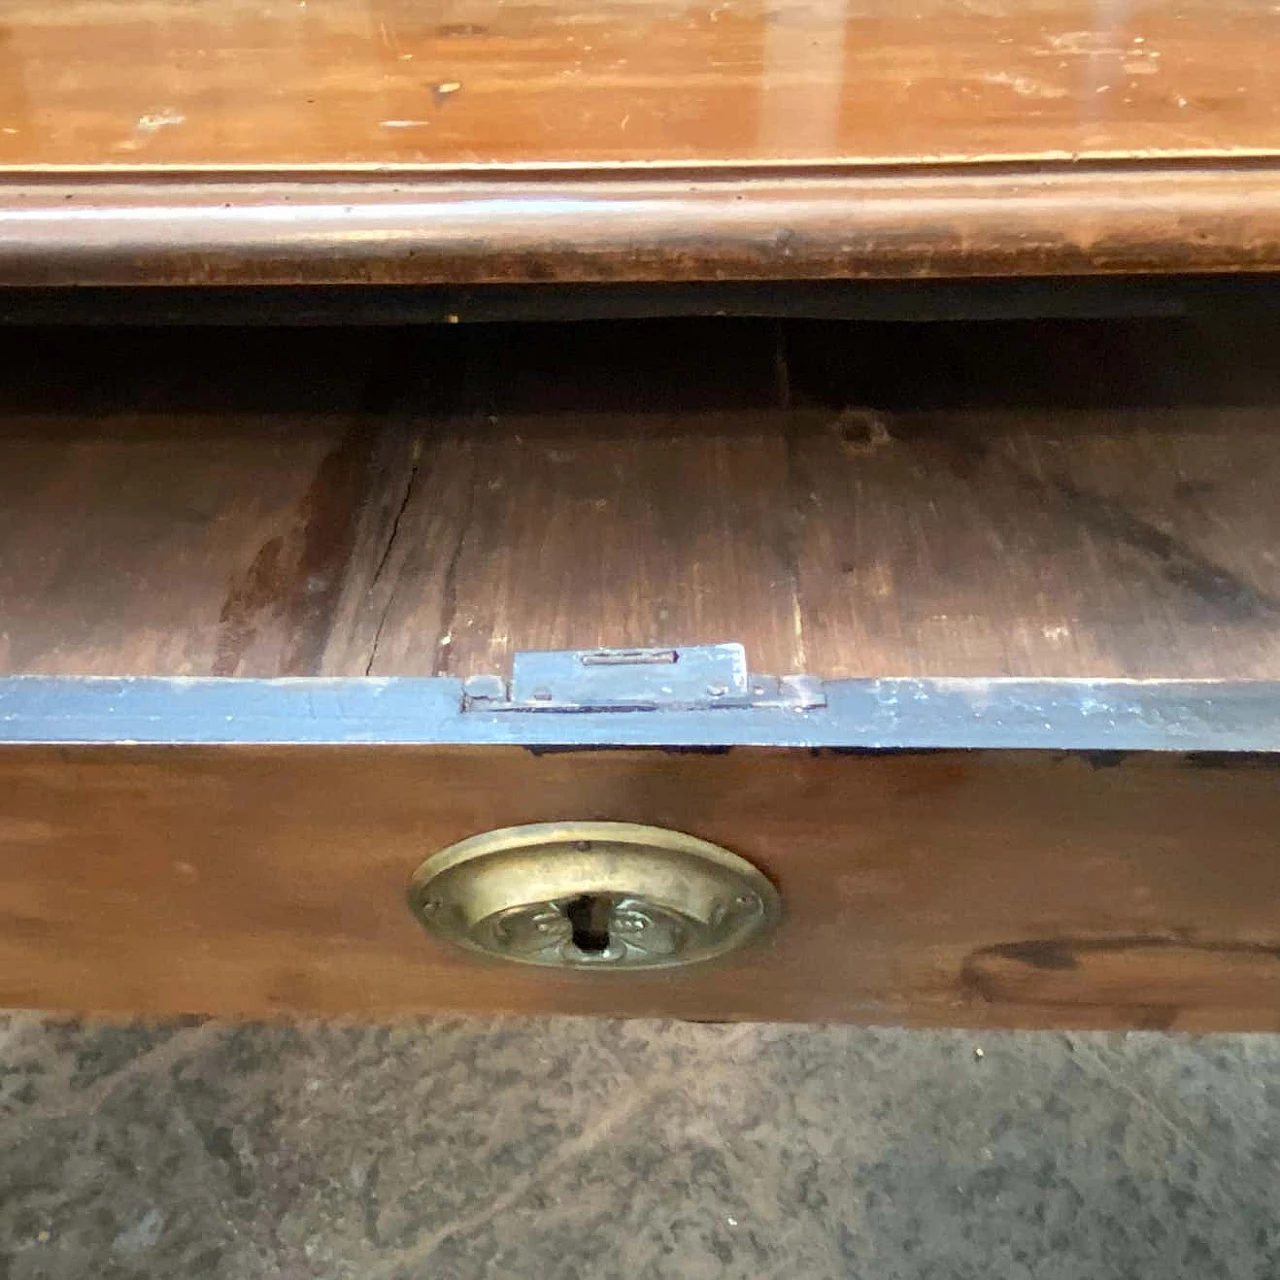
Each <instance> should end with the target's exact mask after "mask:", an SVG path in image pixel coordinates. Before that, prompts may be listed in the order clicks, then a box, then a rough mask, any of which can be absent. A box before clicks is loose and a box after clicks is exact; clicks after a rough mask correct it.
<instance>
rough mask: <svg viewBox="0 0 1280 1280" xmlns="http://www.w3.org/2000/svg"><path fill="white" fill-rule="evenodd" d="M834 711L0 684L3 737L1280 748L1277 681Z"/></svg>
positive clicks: (447, 688)
mask: <svg viewBox="0 0 1280 1280" xmlns="http://www.w3.org/2000/svg"><path fill="white" fill-rule="evenodd" d="M825 689H826V693H827V697H828V705H827V706H826V707H821V708H815V709H811V710H806V711H791V710H779V709H776V708H723V709H714V710H685V711H679V710H664V711H613V712H579V713H576V714H572V715H568V714H560V713H555V712H520V711H505V712H486V711H482V710H478V709H474V710H470V711H463V710H462V685H461V683H460V682H459V681H457V680H451V679H390V680H379V679H340V680H330V679H320V678H306V679H292V680H241V679H235V680H219V679H196V680H187V679H155V678H123V679H100V678H74V679H73V678H65V677H42V676H16V677H10V678H7V679H0V744H10V745H12V744H41V743H43V744H73V743H101V744H110V743H131V742H133V743H150V744H188V745H220V744H230V745H258V744H267V743H281V744H287V743H297V744H317V745H318V744H326V745H327V744H332V745H343V744H358V743H378V744H387V745H394V744H433V743H434V744H467V745H476V746H483V745H492V744H502V743H509V744H516V745H523V746H531V747H593V746H601V747H605V746H617V747H626V746H655V747H717V746H737V745H757V746H778V747H837V748H854V749H858V748H861V749H900V750H907V749H911V750H920V749H934V748H936V749H946V748H960V749H1015V750H1069V751H1182V752H1201V751H1205V752H1209V751H1216V752H1280V682H1273V681H1178V680H1167V681H1128V680H1010V679H999V680H978V679H947V680H914V679H880V680H837V681H830V682H828V683H827V684H826V686H825Z"/></svg>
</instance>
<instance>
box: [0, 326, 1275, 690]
mask: <svg viewBox="0 0 1280 1280" xmlns="http://www.w3.org/2000/svg"><path fill="white" fill-rule="evenodd" d="M1139 330H1140V332H1138V333H1137V335H1136V336H1134V335H1133V334H1130V336H1131V337H1132V340H1133V344H1134V345H1133V346H1132V348H1131V349H1127V350H1128V356H1131V357H1132V359H1133V362H1134V366H1135V367H1136V368H1138V369H1148V368H1151V369H1162V368H1169V367H1178V368H1183V367H1184V366H1185V365H1186V364H1188V363H1190V362H1192V355H1191V354H1189V353H1188V352H1181V353H1180V351H1179V350H1176V349H1174V350H1170V349H1165V348H1164V347H1162V346H1161V343H1162V342H1163V341H1164V339H1163V338H1160V337H1159V336H1158V335H1159V334H1160V333H1162V332H1163V330H1159V329H1154V328H1150V327H1148V328H1143V327H1142V326H1139ZM505 332H506V336H505V337H502V336H500V335H494V336H490V335H487V334H486V335H484V336H479V335H477V336H474V337H472V338H465V337H460V335H459V333H458V331H457V330H449V331H443V332H442V331H434V332H433V331H426V332H425V333H417V334H413V333H411V334H409V335H408V336H407V337H405V338H403V339H397V338H395V337H394V336H384V335H381V334H376V333H375V334H366V335H365V336H364V337H353V336H351V335H330V336H324V335H310V336H306V335H303V336H298V335H288V334H259V335H257V336H255V337H254V338H253V348H252V351H250V349H249V348H248V347H247V345H246V344H247V339H246V338H245V337H244V336H243V335H237V334H236V333H234V332H231V333H228V334H223V335H221V336H219V337H216V338H215V337H213V336H211V335H208V334H205V335H186V336H183V335H173V334H171V335H168V336H166V337H164V338H159V337H156V336H155V335H150V336H148V337H147V338H146V339H145V341H142V340H140V339H138V338H137V337H136V336H134V335H128V334H126V335H120V336H110V335H103V336H102V338H101V345H99V346H97V347H96V348H95V352H96V354H95V355H94V356H93V358H92V359H90V358H87V357H86V358H83V359H81V360H80V365H79V367H80V371H81V372H80V385H79V386H78V387H77V386H75V385H74V384H73V385H63V384H62V383H61V382H59V381H58V380H57V377H58V371H59V370H61V369H62V368H64V367H66V366H65V362H66V360H67V358H68V355H69V354H70V353H71V352H72V350H73V349H78V348H79V346H80V340H79V339H78V338H76V337H75V336H74V335H63V336H62V337H61V338H60V339H59V338H54V337H50V336H49V335H44V336H42V337H40V338H39V339H38V340H33V343H32V345H29V346H27V347H17V348H15V356H16V355H19V354H22V356H23V358H22V359H21V360H19V361H17V362H16V363H15V372H14V373H13V374H11V376H10V378H9V380H8V382H7V385H6V387H5V388H4V390H3V392H2V395H3V402H2V403H0V414H2V415H3V421H4V424H5V430H4V432H3V433H0V603H2V604H3V622H2V623H0V670H2V671H4V672H7V673H10V674H21V673H26V674H48V675H59V674H61V675H91V674H97V675H148V674H150V675H187V676H191V675H227V676H232V675H238V676H273V675H308V674H325V675H334V676H361V675H366V674H373V675H386V676H394V675H432V674H446V675H456V676H467V675H472V674H477V673H481V672H492V671H496V672H503V671H505V670H506V669H507V667H508V665H509V662H510V658H511V654H512V653H513V652H514V651H516V650H518V649H540V648H549V649H555V648H574V647H594V646H597V645H611V646H619V647H621V646H629V645H637V644H672V643H677V644H688V643H712V642H719V641H725V640H738V641H741V642H742V643H743V644H745V645H746V646H747V650H748V653H749V655H750V657H751V660H752V661H753V663H754V664H755V666H756V668H757V669H759V670H765V671H775V672H786V671H808V672H810V673H812V674H815V675H819V676H824V677H828V678H839V677H852V676H862V675H865V676H884V675H919V676H927V675H935V676H947V675H949V676H964V675H971V676H988V677H990V676H1013V675H1021V676H1107V675H1114V676H1131V677H1144V678H1146V677H1166V678H1172V677H1188V676H1202V677H1217V678H1223V679H1246V678H1250V677H1252V678H1259V679H1262V678H1275V677H1276V676H1277V675H1278V674H1280V638H1278V637H1280V627H1277V625H1276V623H1277V614H1278V612H1280V563H1278V562H1277V560H1276V557H1275V548H1276V547H1277V545H1280V512H1278V511H1277V507H1276V504H1275V503H1274V502H1273V501H1272V500H1271V495H1272V494H1273V492H1274V491H1275V488H1276V486H1277V484H1280V478H1278V477H1277V474H1276V472H1277V467H1280V454H1277V451H1276V448H1275V432H1274V417H1275V409H1274V407H1273V406H1274V403H1275V388H1274V386H1273V385H1272V384H1273V383H1274V377H1272V376H1271V375H1268V374H1267V373H1266V362H1267V360H1268V359H1269V354H1268V352H1267V350H1266V345H1267V344H1266V342H1265V341H1261V340H1260V347H1261V348H1262V349H1261V351H1260V352H1259V354H1258V355H1257V358H1256V359H1255V358H1254V357H1252V356H1246V355H1241V354H1239V353H1237V354H1236V355H1235V356H1233V357H1232V360H1231V361H1225V360H1224V361H1223V362H1221V363H1219V362H1218V358H1217V356H1216V355H1215V354H1214V352H1213V350H1212V348H1211V347H1210V348H1206V349H1202V348H1200V347H1195V346H1194V345H1193V347H1192V348H1191V351H1192V352H1194V351H1195V350H1201V351H1202V356H1203V358H1204V360H1205V362H1206V364H1207V366H1208V368H1209V372H1210V374H1212V376H1209V375H1208V374H1201V373H1193V374H1187V373H1186V372H1185V369H1184V373H1183V375H1181V376H1182V377H1184V379H1185V381H1184V382H1183V383H1182V384H1181V385H1179V386H1175V387H1173V388H1165V392H1164V393H1162V394H1164V399H1165V401H1166V407H1163V408H1162V407H1153V405H1152V404H1151V403H1150V402H1151V401H1152V399H1153V395H1154V391H1153V387H1152V385H1151V384H1150V378H1151V377H1157V378H1158V377H1163V376H1164V375H1163V374H1153V375H1150V376H1148V375H1146V374H1144V375H1143V376H1144V379H1146V380H1145V381H1140V382H1139V383H1137V384H1134V383H1132V382H1126V381H1125V377H1124V375H1123V374H1122V372H1120V371H1115V370H1113V377H1112V382H1111V383H1110V384H1109V385H1108V386H1105V387H1101V388H1099V389H1098V391H1097V393H1096V394H1095V395H1094V396H1093V397H1092V398H1093V400H1094V403H1087V402H1085V403H1079V402H1078V401H1079V397H1077V398H1076V401H1073V400H1072V398H1071V395H1070V393H1069V389H1064V388H1063V387H1062V386H1061V385H1060V384H1059V378H1060V372H1061V371H1059V370H1055V369H1054V368H1049V369H1048V370H1047V371H1046V370H1043V369H1042V370H1041V371H1040V372H1038V373H1037V372H1036V370H1035V368H1034V366H1033V365H1031V364H1030V363H1028V362H1027V361H1028V356H1029V353H1030V352H1031V351H1032V350H1034V348H1035V347H1036V346H1037V345H1038V344H1041V343H1042V342H1045V341H1048V342H1049V343H1050V345H1053V344H1055V343H1057V342H1059V341H1061V342H1064V343H1065V341H1066V339H1065V337H1064V336H1062V334H1061V333H1058V331H1054V330H1047V329H1036V330H1034V331H1031V332H1029V333H1028V334H1026V335H1024V336H1023V337H1021V338H1019V339H1016V340H1015V339H1013V338H1011V337H1010V336H1009V333H1008V331H1007V330H1005V331H1003V332H1004V335H1005V336H1004V337H1003V338H1001V339H1000V340H999V341H997V340H996V339H994V338H993V339H991V343H992V344H994V346H995V347H996V348H997V349H998V351H999V352H1000V353H1002V354H1007V356H1008V358H1009V360H1010V362H1011V363H1012V365H1014V366H1016V367H1017V369H1018V370H1019V375H1018V376H1020V377H1022V378H1023V380H1024V383H1025V387H1026V390H1025V394H1026V395H1027V396H1028V397H1030V399H1031V401H1032V407H1026V408H1019V407H1014V406H1009V405H1007V404H1006V405H1004V406H1003V407H1001V406H1000V405H999V403H997V401H998V400H999V396H1000V395H1003V394H1004V392H1002V391H1000V388H999V383H998V378H999V377H1000V376H1003V375H1002V374H1001V372H1000V370H1001V366H1000V364H999V362H998V360H997V358H996V357H995V356H993V354H992V352H991V351H987V350H984V348H983V346H982V343H981V342H979V340H978V339H977V338H975V337H973V336H972V335H971V333H970V331H968V330H961V331H955V330H941V331H937V332H936V334H935V336H934V337H933V338H927V337H924V336H920V335H918V334H917V335H916V336H915V337H913V338H912V339H911V341H912V343H913V345H912V347H911V351H912V352H913V353H914V354H913V355H911V357H910V360H915V361H916V362H917V363H916V364H911V363H910V360H908V359H907V358H906V357H904V356H902V355H901V354H900V353H897V354H895V352H894V351H893V350H890V349H888V348H883V347H882V348H879V349H877V348H876V347H875V346H874V345H866V344H865V343H864V338H863V336H860V335H865V333H866V331H864V330H847V329H839V330H837V331H836V332H837V334H838V335H839V341H840V343H841V344H843V345H842V346H840V347H838V348H837V351H836V358H837V360H840V361H843V362H844V365H846V366H848V367H851V368H854V369H855V370H858V371H861V372H858V373H857V378H856V379H855V381H860V383H861V385H860V386H854V387H852V388H850V389H849V393H850V394H852V393H853V392H856V391H859V390H861V391H862V392H863V393H864V394H866V395H868V396H869V397H870V405H871V406H872V407H866V406H865V405H858V404H857V403H856V402H855V403H854V405H853V406H852V407H850V406H848V405H846V406H845V407H843V408H842V407H838V406H839V404H840V402H841V400H843V399H844V398H845V392H844V391H841V392H840V393H839V397H838V398H837V399H836V401H835V403H834V404H833V407H832V408H830V409H825V408H821V407H819V406H817V405H815V404H813V403H809V404H808V405H807V406H805V407H792V408H783V407H779V404H780V397H785V395H786V387H785V385H782V384H783V383H785V382H786V379H785V378H783V379H782V383H779V380H778V375H779V370H778V368H776V367H775V364H774V359H773V357H774V348H773V346H772V335H773V333H774V331H773V329H772V328H771V327H769V326H763V327H750V326H749V327H747V328H745V329H742V330H733V331H730V332H726V331H722V330H718V329H715V328H714V327H713V328H710V329H699V328H694V329H688V328H681V327H679V326H675V327H672V328H669V329H666V330H663V331H661V333H665V336H658V337H655V336H653V335H654V333H655V331H654V330H650V329H644V328H637V329H629V330H627V329H624V330H609V331H607V333H603V334H602V331H600V330H588V329H583V330H576V331H570V332H569V333H568V334H564V333H561V331H559V330H555V329H547V330H534V331H532V332H531V331H530V330H526V329H518V330H510V331H505ZM1020 332H1021V331H1020ZM1071 332H1075V331H1071ZM1089 332H1090V333H1095V336H1098V337H1099V341H1100V342H1101V347H1100V348H1099V349H1098V353H1096V354H1098V358H1099V359H1100V358H1101V354H1099V353H1105V352H1106V351H1109V350H1112V349H1113V348H1114V347H1115V346H1117V345H1121V346H1123V340H1124V338H1125V335H1126V334H1129V333H1130V331H1129V329H1128V328H1126V327H1125V326H1116V327H1104V328H1103V329H1101V330H1097V331H1094V330H1089ZM1055 333H1058V336H1057V337H1055V336H1054V335H1055ZM645 334H647V335H649V338H648V339H643V338H642V336H641V335H645ZM715 334H719V335H720V336H719V337H718V338H715V337H713V336H711V335H715ZM735 334H736V336H735ZM1143 334H1145V335H1146V336H1145V337H1144V336H1143ZM575 335H576V336H575ZM606 336H607V337H608V341H606ZM631 339H635V344H634V346H632V345H631ZM960 339H963V343H964V344H965V345H961V346H960V347H956V346H955V345H954V344H955V343H956V342H957V340H960ZM646 341H647V342H648V345H647V346H646V345H645V343H646ZM1197 341H1198V340H1197ZM602 344H603V345H602ZM606 348H607V349H606ZM948 350H950V351H951V352H952V356H951V357H947V356H946V352H947V351H948ZM468 352H470V353H471V354H470V355H468V354H467V353H468ZM680 352H683V355H680V356H678V355H677V353H680ZM956 352H959V353H960V363H961V365H962V367H963V368H964V370H965V377H964V379H963V380H962V382H961V384H959V385H956V386H953V387H947V386H946V385H945V379H946V376H947V375H946V373H945V367H944V365H943V360H944V359H949V358H953V357H954V355H955V353H956ZM1206 352H1207V354H1206ZM1077 354H1080V353H1079V352H1077ZM28 357H29V358H28ZM1081 358H1084V357H1083V355H1082V356H1081ZM677 361H679V363H677ZM1062 362H1063V368H1066V367H1068V366H1070V365H1071V360H1070V359H1068V358H1067V356H1066V354H1064V355H1063V357H1062ZM696 366H697V367H700V370H701V373H700V380H699V378H697V377H695V376H694V373H693V370H694V368H695V367H696ZM1077 367H1078V366H1077ZM320 369H323V370H324V372H323V373H318V372H317V370H320ZM878 369H888V370H889V371H890V372H889V373H888V374H878V373H874V372H870V373H869V372H866V371H868V370H870V371H874V370H878ZM913 369H918V370H923V371H925V372H922V373H919V374H912V373H911V372H910V371H911V370H913ZM984 369H985V372H984ZM95 370H96V371H95ZM664 370H665V374H664ZM901 370H906V371H907V372H905V373H904V372H900V371H901ZM929 370H936V372H928V371H929ZM1010 376H1012V375H1010ZM406 379H407V381H406ZM450 379H452V380H453V382H454V383H456V384H457V386H456V387H455V389H453V390H450V389H449V387H448V385H446V384H447V383H448V382H449V380H450ZM868 379H869V381H868ZM895 379H901V380H902V382H903V383H904V385H905V386H906V387H907V390H906V391H904V390H903V389H902V388H899V389H898V390H894V388H893V386H892V385H889V384H890V383H892V382H893V381H894V380H895ZM796 380H797V382H798V383H805V384H806V385H808V384H810V383H812V381H813V375H812V372H811V371H809V372H805V373H804V376H803V378H802V377H801V376H800V373H799V372H797V376H796ZM984 380H985V381H984ZM1215 380H1216V381H1218V382H1221V384H1222V385H1223V386H1225V387H1226V388H1227V390H1226V391H1223V390H1222V389H1221V388H1218V389H1215V385H1216V383H1215ZM24 383H25V385H24ZM984 385H985V386H987V387H988V393H989V395H990V396H991V398H992V401H993V402H992V405H991V407H989V408H981V407H979V408H967V409H958V408H956V407H955V406H956V405H958V404H964V403H972V401H973V399H974V398H975V397H980V395H981V394H982V392H981V388H982V386H984ZM913 386H919V387H922V388H925V389H926V392H925V394H928V395H932V397H933V399H934V401H935V402H936V404H937V405H938V406H939V407H936V408H920V407H917V406H916V405H915V404H913V401H912V399H911V395H912V394H915V393H914V392H911V391H910V388H911V387H913ZM993 388H994V390H993ZM997 393H998V394H997ZM803 394H806V393H805V387H804V386H803V385H802V386H799V387H798V388H797V391H796V395H797V396H802V395H803ZM811 399H812V397H811ZM1144 399H1145V400H1146V401H1147V402H1148V403H1147V404H1146V405H1145V406H1144V405H1143V403H1142V402H1143V401H1144ZM1155 400H1156V404H1158V403H1159V397H1158V396H1157V397H1155ZM1215 400H1216V401H1217V403H1215ZM1135 401H1136V402H1137V403H1136V405H1135V403H1133V402H1135ZM1170 401H1171V402H1170ZM771 403H772V405H773V406H774V407H770V406H771ZM876 405H881V406H883V407H881V408H876V407H874V406H876Z"/></svg>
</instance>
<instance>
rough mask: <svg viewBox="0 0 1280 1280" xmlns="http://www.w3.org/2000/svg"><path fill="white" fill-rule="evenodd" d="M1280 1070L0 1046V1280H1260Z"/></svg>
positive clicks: (258, 1040)
mask: <svg viewBox="0 0 1280 1280" xmlns="http://www.w3.org/2000/svg"><path fill="white" fill-rule="evenodd" d="M1278 1068H1280V1037H1276V1038H1272V1037H1264V1036H1217V1037H1205V1038H1198V1039H1197V1038H1189V1037H1181V1036H1161V1035H1155V1034H1141V1035H1131V1036H1102V1035H1077V1036H1063V1035H1053V1034H1048V1033H1044V1034H1022V1035H985V1036H982V1037H977V1036H974V1035H972V1034H966V1033H960V1032H934V1033H919V1032H906V1031H894V1030H868V1029H857V1028H845V1027H840V1028H836V1027H761V1026H695V1025H689V1024H675V1023H666V1024H663V1023H652V1022H611V1021H586V1020H574V1019H564V1020H540V1021H521V1020H514V1019H512V1020H482V1019H475V1020H447V1021H445V1020H441V1021H428V1022H417V1023H412V1024H406V1025H404V1026H399V1027H369V1026H360V1025H346V1024H316V1023H310V1024H299V1025H275V1026H261V1025H246V1026H231V1025H225V1024H216V1023H205V1024H198V1023H190V1022H189V1023H185V1024H169V1025H163V1026H143V1025H138V1026H125V1027H120V1026H95V1025H79V1024H74V1023H66V1022H60V1021H57V1020H52V1019H47V1020H46V1019H41V1018H38V1017H35V1016H31V1015H14V1016H12V1017H10V1018H8V1019H4V1020H0V1277H4V1280H36V1278H37V1277H39V1278H41V1280H62V1278H63V1277H81V1276H95V1277H104V1278H105V1280H124V1278H126V1277H135V1276H136V1277H141V1276H147V1277H168V1276H175V1277H176V1276H182V1277H193V1278H198V1277H213V1278H216V1280H222V1278H223V1277H226V1278H233V1277H234V1278H235V1280H243V1278H252V1277H259V1276H261V1277H285V1278H286V1280H292V1278H293V1277H298V1278H302V1277H323V1278H328V1277H334V1278H335V1280H338V1278H341V1280H346V1278H347V1277H351V1278H353V1280H354V1278H356V1277H358V1278H359V1280H402V1278H403V1280H410V1278H412V1280H417V1278H418V1277H432V1278H434V1277H459V1278H461V1280H467V1278H469V1277H489V1276H494V1277H511V1278H514V1280H521V1278H523V1277H531V1278H533V1277H536V1278H537V1280H577V1278H578V1277H582V1278H583V1280H586V1278H588V1277H590V1278H591V1280H598V1278H600V1277H613V1276H617V1277H628V1278H631V1277H650V1276H652V1277H681V1278H684V1277H688V1278H689V1280H698V1278H699V1277H704V1276H705V1277H739V1276H740V1277H744V1278H747V1277H749V1278H751V1280H764V1278H767V1277H770V1276H777V1277H783V1276H786V1277H856V1278H859V1280H860V1278H862V1277H867V1278H868V1280H896V1278H902V1280H953V1278H954V1280H970V1278H972V1280H979V1278H981V1280H993V1278H998V1280H1020V1278H1021V1277H1032V1276H1034V1277H1036V1280H1086V1278H1087V1280H1106V1278H1109V1277H1115V1278H1116V1280H1120V1278H1122V1277H1123V1278H1126V1280H1127V1278H1128V1277H1143V1278H1145V1277H1159V1278H1160V1280H1165V1278H1166V1277H1171V1276H1194V1277H1197V1278H1199V1277H1205V1278H1206V1280H1211V1278H1213V1277H1225V1278H1229V1280H1244V1278H1246V1277H1248V1278H1250V1280H1253V1278H1255V1277H1257V1278H1262V1277H1272V1276H1277V1275H1280V1178H1278V1177H1277V1174H1278V1173H1280V1070H1278Z"/></svg>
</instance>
